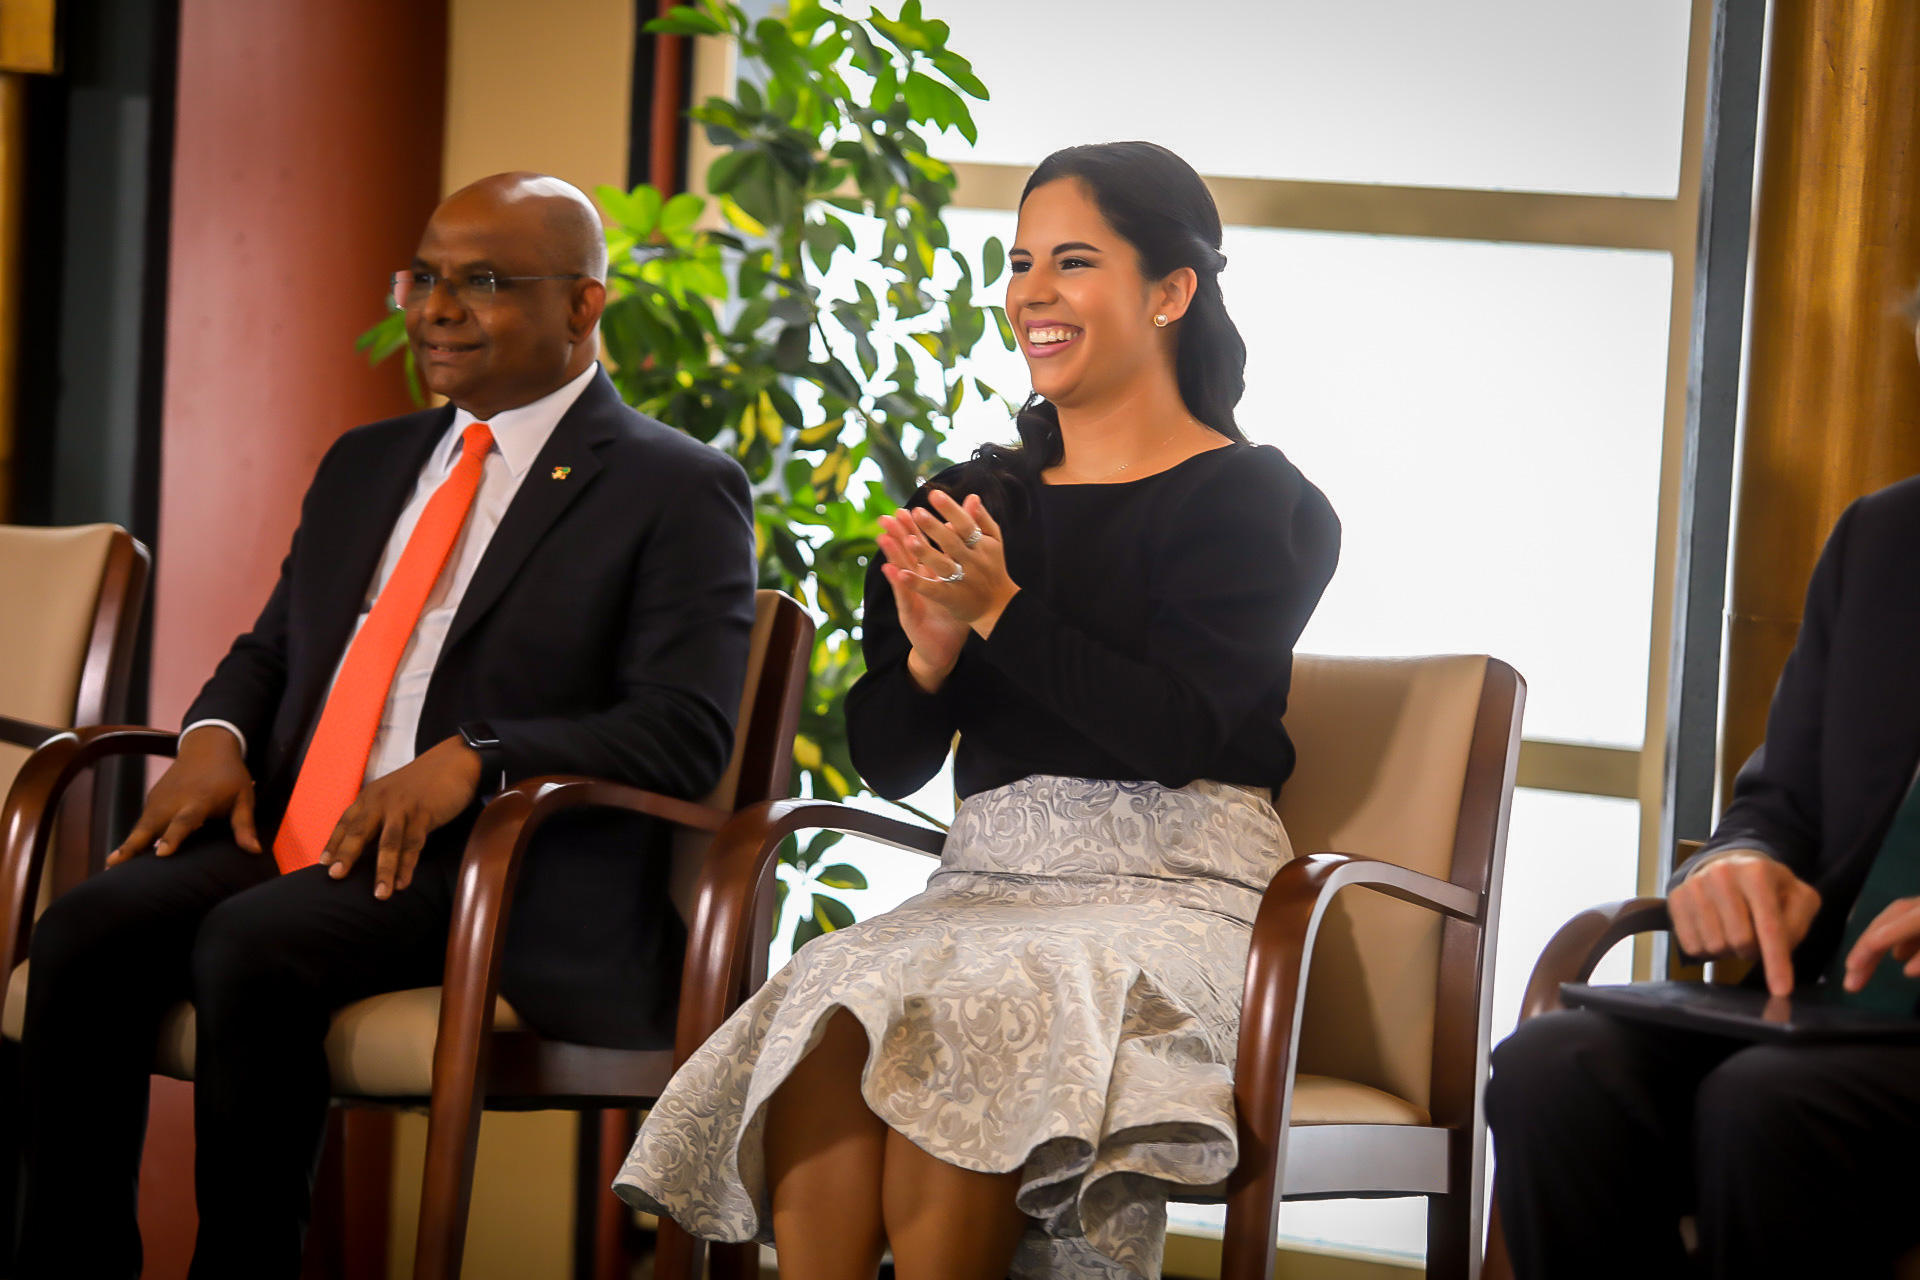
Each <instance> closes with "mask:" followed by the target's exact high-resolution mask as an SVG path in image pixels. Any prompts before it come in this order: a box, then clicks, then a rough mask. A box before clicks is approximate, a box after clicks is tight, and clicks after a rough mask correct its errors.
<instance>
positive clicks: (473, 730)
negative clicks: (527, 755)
mask: <svg viewBox="0 0 1920 1280" xmlns="http://www.w3.org/2000/svg"><path fill="white" fill-rule="evenodd" d="M460 740H461V741H462V742H464V743H466V744H467V746H468V747H470V748H472V749H473V750H474V751H476V752H478V753H479V756H480V794H481V795H483V796H491V795H498V794H499V793H500V792H502V791H505V790H506V789H507V757H506V753H505V752H504V751H503V750H502V749H501V747H500V738H499V736H498V735H497V734H495V733H494V731H493V726H492V725H490V724H488V723H487V722H486V721H485V720H469V721H467V722H466V723H465V724H463V725H461V726H460Z"/></svg>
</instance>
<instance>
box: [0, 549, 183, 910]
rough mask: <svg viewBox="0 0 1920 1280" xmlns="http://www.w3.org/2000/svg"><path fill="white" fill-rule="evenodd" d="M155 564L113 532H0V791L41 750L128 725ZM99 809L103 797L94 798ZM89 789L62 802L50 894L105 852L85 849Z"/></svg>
mask: <svg viewBox="0 0 1920 1280" xmlns="http://www.w3.org/2000/svg"><path fill="white" fill-rule="evenodd" d="M152 561H153V557H152V556H151V555H150V554H149V553H148V551H147V549H146V548H145V547H144V546H142V545H141V544H140V543H139V542H138V541H137V540H135V538H134V537H133V535H132V534H130V533H128V532H127V531H126V530H125V529H122V528H120V527H118V526H117V525H110V524H89V525H77V526H74V527H72V528H65V529H35V528H25V527H22V526H19V525H0V599H4V600H5V601H6V605H5V607H4V608H0V744H4V745H0V791H4V789H5V788H6V787H8V786H10V785H11V784H12V782H13V778H14V775H15V774H16V773H17V772H18V771H19V769H20V766H21V765H22V764H24V763H25V762H26V759H27V755H28V753H29V752H30V751H32V750H33V749H34V748H36V747H38V746H39V745H40V744H41V743H42V742H45V741H46V740H47V739H48V738H51V737H54V736H55V735H57V734H59V733H61V732H63V731H65V730H68V729H73V728H76V727H80V726H86V725H97V724H103V723H106V722H109V721H113V720H119V719H123V718H124V717H125V716H126V705H127V683H128V676H129V675H130V673H131V671H132V667H133V644H134V638H135V636H136V635H137V634H138V633H139V629H140V610H141V606H142V605H143V604H144V603H145V601H146V594H147V572H148V569H149V568H150V567H151V565H152ZM97 798H98V801H99V803H100V804H101V805H104V804H105V802H106V800H107V796H106V793H105V791H104V789H103V790H102V791H101V792H100V794H99V795H98V797H97ZM95 800H96V796H95V793H94V789H93V788H92V787H91V785H90V784H89V785H83V786H80V787H76V788H74V789H73V790H72V791H71V792H70V793H69V795H68V797H67V804H66V812H67V813H68V814H69V815H72V817H71V820H69V821H68V822H67V823H66V824H64V826H63V827H62V830H61V833H60V837H59V841H58V851H57V852H56V854H55V856H54V866H53V875H52V876H51V877H49V881H50V883H49V885H48V890H49V894H51V893H52V892H57V891H59V890H63V889H66V888H69V887H70V886H72V885H74V884H77V883H78V882H79V881H80V880H81V879H83V878H84V877H85V876H86V874H87V872H88V870H89V869H90V865H98V863H99V860H100V859H101V858H103V857H104V856H105V853H106V851H105V849H104V847H102V848H89V845H88V841H89V839H90V838H91V837H92V836H93V835H94V833H95V829H97V828H100V827H101V826H102V824H99V823H95V822H92V821H91V820H90V819H91V816H92V814H93V813H94V811H95Z"/></svg>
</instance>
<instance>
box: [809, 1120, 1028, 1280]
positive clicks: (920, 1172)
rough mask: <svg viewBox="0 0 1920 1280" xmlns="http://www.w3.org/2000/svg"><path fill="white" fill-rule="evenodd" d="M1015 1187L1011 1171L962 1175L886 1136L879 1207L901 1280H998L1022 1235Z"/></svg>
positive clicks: (890, 1134) (1023, 1223)
mask: <svg viewBox="0 0 1920 1280" xmlns="http://www.w3.org/2000/svg"><path fill="white" fill-rule="evenodd" d="M1019 1185H1020V1174H1019V1171H1018V1170H1016V1171H1014V1172H1013V1173H975V1172H974V1171H973V1170H971V1169H962V1168H960V1167H959V1166H958V1165H951V1164H948V1163H947V1162H946V1161H944V1160H942V1159H940V1158H939V1157H938V1156H931V1155H928V1154H927V1153H926V1152H924V1151H922V1150H921V1149H920V1148H919V1147H917V1146H915V1145H914V1144H913V1142H912V1140H911V1139H908V1138H906V1137H903V1136H902V1135H901V1134H899V1133H896V1132H895V1131H894V1130H892V1129H888V1130H887V1131H886V1172H885V1174H884V1175H883V1178H882V1189H881V1193H880V1203H881V1206H882V1212H883V1214H884V1217H885V1222H886V1233H887V1238H888V1239H889V1240H891V1241H892V1242H893V1266H894V1270H895V1271H896V1272H897V1273H898V1274H899V1276H900V1280H1005V1277H1006V1274H1007V1264H1008V1263H1010V1262H1012V1261H1013V1251H1014V1249H1015V1248H1016V1247H1018V1245H1019V1243H1020V1236H1021V1233H1022V1232H1024V1231H1025V1230H1026V1229H1027V1215H1026V1214H1024V1213H1022V1212H1020V1210H1019V1209H1017V1208H1016V1207H1014V1203H1013V1193H1014V1191H1015V1190H1016V1189H1017V1188H1018V1187H1019ZM784 1260H785V1255H784V1254H783V1255H782V1261H784Z"/></svg>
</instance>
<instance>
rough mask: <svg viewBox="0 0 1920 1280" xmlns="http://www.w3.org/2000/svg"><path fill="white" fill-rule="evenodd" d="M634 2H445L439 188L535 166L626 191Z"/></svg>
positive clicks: (586, 184) (586, 186)
mask: <svg viewBox="0 0 1920 1280" xmlns="http://www.w3.org/2000/svg"><path fill="white" fill-rule="evenodd" d="M633 9H634V6H633V0H541V2H540V3H537V4H535V3H529V0H450V3H449V4H448V6H447V24H448V26H447V142H446V150H445V151H444V152H443V153H442V162H441V179H442V189H443V190H446V191H453V190H455V189H456V188H458V187H462V186H465V185H466V184H467V183H469V182H472V181H473V180H474V179H475V178H483V177H485V176H486V175H487V174H490V173H499V172H501V171H502V170H505V169H534V170H538V171H539V172H542V173H550V174H553V175H554V176H555V177H558V178H565V179H566V180H567V181H568V182H571V183H573V184H574V185H575V186H577V187H579V188H580V189H581V190H583V191H585V192H587V193H588V194H592V192H593V189H594V187H596V186H598V185H600V184H601V183H607V184H610V185H612V186H616V187H621V188H623V189H624V188H625V187H626V185H627V125H628V111H629V102H628V99H629V95H630V93H631V85H632V79H633V65H632V63H633Z"/></svg>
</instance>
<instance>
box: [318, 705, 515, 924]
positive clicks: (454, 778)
mask: <svg viewBox="0 0 1920 1280" xmlns="http://www.w3.org/2000/svg"><path fill="white" fill-rule="evenodd" d="M479 790H480V755H479V753H478V752H476V751H475V750H474V749H473V748H471V747H469V746H468V745H467V744H466V743H465V742H463V741H461V740H460V739H459V738H457V737H454V738H448V739H447V740H446V741H445V742H442V743H440V744H439V745H438V746H436V747H433V748H432V749H430V750H429V751H427V752H426V754H424V755H422V756H420V757H418V758H417V759H415V760H414V761H413V763H412V764H409V765H406V766H404V767H402V768H399V769H395V770H394V771H393V772H392V773H390V774H388V775H386V776H385V777H384V778H376V779H374V780H373V781H372V782H370V783H368V784H367V785H366V786H365V787H364V788H362V789H361V792H360V796H359V798H358V799H356V800H355V801H354V802H353V803H352V804H351V805H349V806H347V811H346V812H345V813H343V814H341V815H340V821H339V822H338V823H337V824H336V825H335V826H334V828H333V834H332V835H330V836H328V837H327V847H326V848H324V849H322V850H321V851H320V864H321V865H322V866H324V867H326V868H328V871H327V874H328V875H330V876H332V877H333V878H334V879H335V880H339V879H343V878H344V877H345V876H346V874H347V873H348V872H349V871H352V870H353V864H354V863H356V862H358V861H359V860H360V858H361V856H362V855H363V854H364V853H366V852H367V850H368V849H370V848H371V849H373V850H375V856H376V858H377V860H378V861H377V863H376V865H375V867H374V879H373V896H374V897H376V898H389V897H392V896H393V893H394V891H395V890H396V889H404V888H406V887H407V886H408V885H410V884H412V883H413V868H414V865H415V864H416V863H418V862H419V861H420V850H421V849H423V848H425V847H426V843H427V837H428V836H430V835H432V834H433V833H434V832H435V831H436V830H438V829H439V828H441V827H444V826H445V825H447V823H449V822H452V821H453V820H454V819H455V818H457V817H459V816H460V814H461V813H462V812H463V811H465V809H466V807H467V806H468V805H470V804H472V803H473V798H474V796H475V795H477V794H478V793H479Z"/></svg>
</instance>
